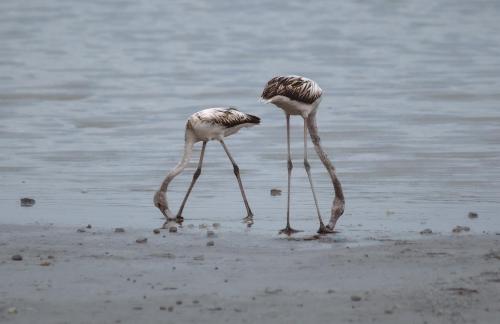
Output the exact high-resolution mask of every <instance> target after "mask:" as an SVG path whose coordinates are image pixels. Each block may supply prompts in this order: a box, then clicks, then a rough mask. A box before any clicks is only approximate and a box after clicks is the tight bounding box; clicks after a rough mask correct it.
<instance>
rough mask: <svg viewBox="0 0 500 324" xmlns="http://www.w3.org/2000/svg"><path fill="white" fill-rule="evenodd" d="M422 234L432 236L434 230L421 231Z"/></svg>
mask: <svg viewBox="0 0 500 324" xmlns="http://www.w3.org/2000/svg"><path fill="white" fill-rule="evenodd" d="M420 234H422V235H429V234H432V230H431V229H430V228H426V229H424V230H422V231H420Z"/></svg>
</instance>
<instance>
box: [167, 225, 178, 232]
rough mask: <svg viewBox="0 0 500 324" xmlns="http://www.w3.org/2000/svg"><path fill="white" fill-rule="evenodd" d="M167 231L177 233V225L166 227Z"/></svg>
mask: <svg viewBox="0 0 500 324" xmlns="http://www.w3.org/2000/svg"><path fill="white" fill-rule="evenodd" d="M168 231H169V232H170V233H177V227H175V226H172V227H170V228H169V229H168Z"/></svg>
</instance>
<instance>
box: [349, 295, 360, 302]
mask: <svg viewBox="0 0 500 324" xmlns="http://www.w3.org/2000/svg"><path fill="white" fill-rule="evenodd" d="M351 300H352V301H353V302H359V301H361V296H357V295H352V296H351Z"/></svg>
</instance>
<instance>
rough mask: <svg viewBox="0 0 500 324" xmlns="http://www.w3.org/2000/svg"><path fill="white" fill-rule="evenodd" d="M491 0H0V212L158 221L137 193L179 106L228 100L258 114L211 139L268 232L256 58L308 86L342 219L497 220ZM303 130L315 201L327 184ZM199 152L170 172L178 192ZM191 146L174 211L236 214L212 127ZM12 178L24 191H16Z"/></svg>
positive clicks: (265, 128) (296, 203) (498, 100)
mask: <svg viewBox="0 0 500 324" xmlns="http://www.w3.org/2000/svg"><path fill="white" fill-rule="evenodd" d="M499 16H500V3H499V2H495V1H473V2H472V1H465V0H462V1H452V0H450V1H427V0H425V1H416V0H415V1H401V2H394V1H378V2H376V3H372V2H365V1H356V2H354V1H348V2H340V1H339V2H338V3H332V2H330V1H322V2H313V3H309V2H308V3H305V2H303V1H286V2H283V3H277V2H275V1H274V2H272V1H253V2H248V1H231V2H225V1H220V2H217V1H212V2H202V1H160V0H151V1H113V2H111V1H108V2H104V1H95V0H92V1H82V2H77V1H74V2H70V1H65V2H61V1H55V0H53V1H50V0H43V1H31V2H28V1H25V2H20V1H9V0H8V1H2V2H0V18H1V19H0V37H1V40H2V42H1V43H0V81H1V82H0V206H1V210H2V211H1V213H0V215H1V216H0V217H1V220H2V222H4V223H32V222H37V221H38V222H53V223H56V224H87V223H92V224H94V225H101V226H130V227H139V226H140V227H151V228H153V227H156V226H158V225H160V224H161V223H162V220H161V217H160V216H161V215H160V214H159V212H158V211H157V210H156V209H155V208H154V207H153V206H152V196H153V193H154V191H155V190H156V189H157V188H158V186H159V184H160V182H161V180H162V179H163V177H164V176H165V174H166V173H167V171H168V170H169V169H170V168H172V167H173V166H174V165H175V164H176V162H177V161H178V160H179V158H180V155H181V151H182V148H183V137H184V134H183V132H184V130H183V128H184V125H185V120H186V118H187V117H188V116H189V115H190V114H191V113H193V112H195V111H197V110H200V109H202V108H206V107H212V106H227V105H234V106H237V107H239V108H240V109H241V110H242V111H245V112H249V113H253V114H256V115H259V116H261V117H262V120H263V122H262V124H261V125H260V126H258V127H255V128H252V129H249V130H243V131H241V132H240V133H239V134H237V135H235V136H232V137H230V138H228V139H227V145H228V146H229V148H230V149H231V151H232V153H233V156H234V157H235V159H236V161H237V162H238V163H239V165H240V168H241V170H242V177H243V182H244V185H245V188H246V189H247V195H248V197H249V200H250V203H251V206H252V208H253V210H254V213H255V220H256V223H255V226H254V227H253V229H252V230H253V231H257V232H269V233H275V232H276V231H277V230H278V229H279V228H281V227H282V226H283V224H284V219H285V202H286V192H285V190H283V195H282V196H279V197H271V196H270V194H269V190H270V189H271V188H274V187H278V188H281V189H286V162H285V158H286V144H285V128H284V125H285V120H284V115H283V114H282V113H281V112H280V111H279V110H278V109H276V108H274V107H273V106H270V105H264V104H262V103H260V102H259V101H258V97H259V95H260V92H261V90H262V87H263V85H264V84H265V82H266V81H267V80H268V79H269V78H271V77H272V76H274V75H277V74H300V75H305V76H308V77H310V78H312V79H314V80H316V81H317V82H318V83H319V84H320V85H321V87H322V88H323V90H324V98H323V101H322V104H321V106H320V110H319V112H318V116H319V118H318V119H319V130H320V135H321V136H322V141H323V145H324V147H325V149H326V150H327V151H328V152H329V156H330V157H331V158H332V159H333V161H334V164H335V166H336V167H337V171H338V176H339V177H340V179H341V181H342V183H343V185H344V190H345V195H346V199H347V206H346V213H345V215H344V216H343V217H342V218H341V220H340V221H339V224H338V229H339V230H341V231H342V233H343V234H342V235H344V236H347V237H354V238H360V239H363V238H367V237H370V236H372V235H375V234H376V235H385V234H387V235H400V236H407V235H412V234H413V235H414V234H415V232H416V231H419V230H421V229H423V228H427V227H429V228H432V229H433V230H434V231H438V232H439V231H442V232H449V231H450V230H451V228H452V227H453V226H455V225H469V226H471V227H472V230H473V231H474V232H481V231H483V230H487V231H500V220H499V218H498V199H499V197H500V107H499V106H500V90H499V89H500V59H499V57H500V38H499V37H497V35H498V31H499V28H500V20H499V19H498V17H499ZM292 125H293V146H292V149H293V156H294V158H295V159H294V161H295V169H294V173H293V189H292V201H293V206H292V225H293V226H295V227H298V228H301V229H305V230H307V231H313V230H315V229H316V227H317V220H316V215H315V210H314V205H313V200H312V195H311V193H310V190H309V188H308V182H307V177H306V174H305V171H304V170H303V168H302V153H303V152H302V122H301V120H300V119H295V120H293V121H292ZM309 148H310V153H309V156H310V158H311V160H312V161H311V163H312V168H313V169H312V170H313V178H314V180H315V183H316V187H317V191H318V194H319V201H320V205H321V208H322V212H323V214H324V216H325V217H326V218H328V215H329V208H330V205H331V200H332V189H331V186H330V183H329V178H328V176H327V174H326V172H325V170H324V168H323V167H322V165H321V164H320V163H319V161H318V160H317V159H316V156H315V153H314V150H313V149H312V145H309ZM198 152H199V147H198V148H197V151H196V153H195V155H194V158H193V161H192V163H191V165H190V166H189V168H188V169H187V170H186V172H185V173H183V174H181V175H180V176H179V177H178V178H176V179H175V181H174V182H173V183H172V185H171V189H170V191H169V192H170V195H169V198H170V201H171V204H172V205H173V206H174V207H176V206H178V204H179V202H180V200H181V199H182V197H183V195H184V192H185V190H186V189H187V187H188V185H189V181H190V180H191V176H192V173H193V171H194V168H195V165H196V163H197V153H198ZM205 161H206V162H205V164H204V169H203V172H202V176H201V177H200V179H199V181H198V184H197V185H196V187H195V189H194V191H193V194H192V196H191V198H190V200H189V202H188V205H187V207H186V209H185V212H184V216H185V217H186V219H187V220H188V222H191V221H192V222H194V223H201V222H210V223H211V222H220V223H222V225H223V228H227V229H231V230H243V229H244V227H243V225H242V224H240V223H239V219H241V218H242V217H243V216H245V214H244V208H243V204H242V202H241V196H240V193H239V191H238V187H237V183H236V181H235V179H234V176H233V174H232V168H231V166H230V163H229V161H228V160H227V158H226V157H225V155H224V152H223V150H222V148H221V147H220V145H219V144H218V143H210V144H209V145H208V146H207V154H206V159H205ZM23 196H30V197H34V198H35V199H36V200H37V203H36V205H35V206H34V207H32V208H21V207H19V198H21V197H23ZM469 211H476V212H478V213H479V219H477V220H474V221H471V220H469V219H468V218H467V213H468V212H469Z"/></svg>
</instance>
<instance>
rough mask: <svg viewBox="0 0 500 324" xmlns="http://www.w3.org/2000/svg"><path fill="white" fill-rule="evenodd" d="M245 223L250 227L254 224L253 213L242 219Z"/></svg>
mask: <svg viewBox="0 0 500 324" xmlns="http://www.w3.org/2000/svg"><path fill="white" fill-rule="evenodd" d="M242 222H243V223H244V224H247V226H248V227H250V226H252V225H253V215H248V216H247V217H245V218H243V219H242Z"/></svg>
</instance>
